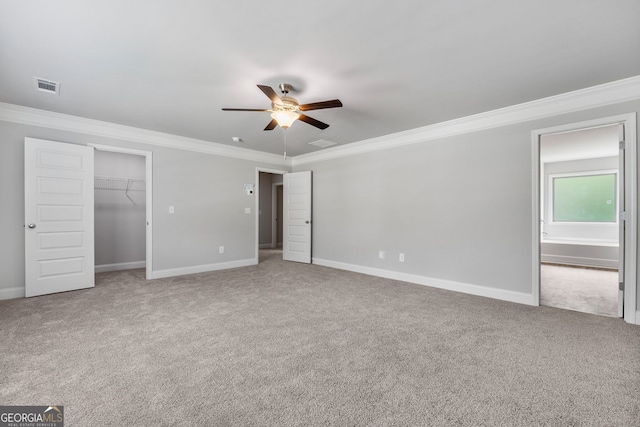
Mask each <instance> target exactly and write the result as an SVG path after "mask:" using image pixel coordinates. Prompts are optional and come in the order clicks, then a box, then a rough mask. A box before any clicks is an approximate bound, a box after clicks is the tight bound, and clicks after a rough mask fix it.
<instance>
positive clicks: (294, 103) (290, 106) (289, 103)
mask: <svg viewBox="0 0 640 427" xmlns="http://www.w3.org/2000/svg"><path fill="white" fill-rule="evenodd" d="M280 100H281V101H282V104H276V103H272V104H271V106H272V107H273V109H274V110H276V111H297V110H298V100H297V99H295V98H294V97H292V96H281V97H280Z"/></svg>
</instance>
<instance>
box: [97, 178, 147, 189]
mask: <svg viewBox="0 0 640 427" xmlns="http://www.w3.org/2000/svg"><path fill="white" fill-rule="evenodd" d="M93 187H94V188H95V189H96V190H120V191H125V192H128V191H145V189H146V185H145V180H144V179H136V178H116V177H109V176H95V177H94V178H93Z"/></svg>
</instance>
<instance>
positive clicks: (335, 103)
mask: <svg viewBox="0 0 640 427" xmlns="http://www.w3.org/2000/svg"><path fill="white" fill-rule="evenodd" d="M336 107H342V102H340V100H339V99H332V100H331V101H322V102H312V103H311V104H303V105H301V106H300V107H299V108H300V111H309V110H322V109H323V108H336Z"/></svg>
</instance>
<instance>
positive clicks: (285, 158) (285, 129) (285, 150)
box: [282, 128, 287, 160]
mask: <svg viewBox="0 0 640 427" xmlns="http://www.w3.org/2000/svg"><path fill="white" fill-rule="evenodd" d="M282 129H283V131H284V160H287V128H282Z"/></svg>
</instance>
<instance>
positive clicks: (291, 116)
mask: <svg viewBox="0 0 640 427" xmlns="http://www.w3.org/2000/svg"><path fill="white" fill-rule="evenodd" d="M299 117H300V114H298V113H296V112H294V111H274V112H273V113H271V118H272V119H273V120H275V121H276V122H278V125H280V127H281V128H285V129H286V128H288V127H289V126H291V125H292V124H293V122H295V121H296V120H297V119H298V118H299Z"/></svg>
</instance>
